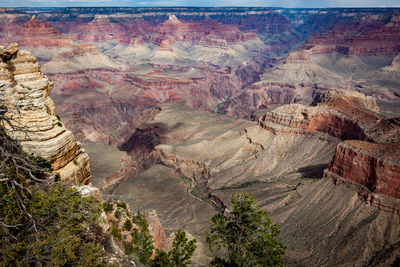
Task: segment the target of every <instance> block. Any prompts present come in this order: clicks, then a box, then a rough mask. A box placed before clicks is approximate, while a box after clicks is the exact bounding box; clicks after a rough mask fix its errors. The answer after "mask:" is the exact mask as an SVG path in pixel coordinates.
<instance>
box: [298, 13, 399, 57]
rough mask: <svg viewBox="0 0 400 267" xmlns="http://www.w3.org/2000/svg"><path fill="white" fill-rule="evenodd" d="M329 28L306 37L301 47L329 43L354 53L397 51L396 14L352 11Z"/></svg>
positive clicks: (348, 52)
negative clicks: (352, 14)
mask: <svg viewBox="0 0 400 267" xmlns="http://www.w3.org/2000/svg"><path fill="white" fill-rule="evenodd" d="M338 23H339V25H336V26H335V27H333V28H332V29H331V30H329V31H320V32H317V33H316V34H314V35H313V36H312V37H311V38H310V39H308V40H307V42H306V44H305V46H304V48H306V49H309V48H311V47H313V46H328V47H329V50H330V49H331V48H332V46H334V47H335V50H336V51H337V52H340V53H343V54H356V55H359V54H361V55H381V54H393V53H398V52H399V51H400V14H399V13H398V12H397V11H394V12H392V13H391V14H381V15H364V16H356V15H354V17H353V19H352V20H351V21H349V20H344V21H343V22H338Z"/></svg>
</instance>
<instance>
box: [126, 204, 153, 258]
mask: <svg viewBox="0 0 400 267" xmlns="http://www.w3.org/2000/svg"><path fill="white" fill-rule="evenodd" d="M135 221H136V222H137V224H138V226H139V229H136V228H135V229H133V232H132V241H131V242H132V246H133V249H132V253H129V254H134V255H135V256H137V257H138V258H139V261H140V262H141V263H143V264H145V265H146V264H148V263H149V261H150V257H151V255H152V254H153V250H154V242H153V237H152V236H151V234H150V231H149V225H148V223H147V221H146V218H145V217H144V216H143V215H142V214H141V213H140V212H138V214H137V216H136V220H135Z"/></svg>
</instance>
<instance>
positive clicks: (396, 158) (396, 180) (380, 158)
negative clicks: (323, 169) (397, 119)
mask: <svg viewBox="0 0 400 267" xmlns="http://www.w3.org/2000/svg"><path fill="white" fill-rule="evenodd" d="M329 171H331V172H333V173H335V174H337V175H339V176H341V177H343V178H345V179H347V180H349V181H352V182H355V183H357V184H360V185H363V186H366V187H367V188H368V189H369V190H370V191H371V192H374V193H380V194H385V195H389V196H392V197H395V198H399V199H400V143H386V144H375V143H369V142H365V141H358V140H351V141H345V142H342V143H340V144H339V145H338V146H337V148H336V152H335V156H334V157H333V159H332V162H331V166H330V167H329Z"/></svg>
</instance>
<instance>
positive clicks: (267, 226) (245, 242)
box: [206, 193, 285, 266]
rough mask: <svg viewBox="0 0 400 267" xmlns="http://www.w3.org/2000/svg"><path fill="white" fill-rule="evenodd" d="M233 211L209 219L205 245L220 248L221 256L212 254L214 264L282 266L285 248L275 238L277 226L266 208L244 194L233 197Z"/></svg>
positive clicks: (276, 236)
mask: <svg viewBox="0 0 400 267" xmlns="http://www.w3.org/2000/svg"><path fill="white" fill-rule="evenodd" d="M231 202H232V206H233V207H232V208H233V210H232V212H231V213H230V214H228V215H223V214H216V215H214V216H213V217H212V218H211V222H210V223H211V229H210V232H208V233H207V237H206V238H207V244H208V245H209V248H210V249H211V250H213V249H214V248H216V250H221V249H223V250H224V251H226V252H227V254H226V255H225V257H224V258H221V257H215V258H214V260H213V261H212V262H211V264H212V265H214V266H283V258H282V256H283V254H284V253H285V247H284V245H283V243H282V242H281V241H280V240H279V239H278V236H279V229H278V226H277V225H276V224H272V222H271V219H270V218H269V216H268V214H267V212H266V211H263V210H261V209H260V208H259V207H258V206H257V204H256V203H255V200H254V197H252V196H250V195H249V194H247V193H244V194H241V193H238V194H236V195H234V196H232V199H231Z"/></svg>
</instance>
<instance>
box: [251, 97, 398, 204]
mask: <svg viewBox="0 0 400 267" xmlns="http://www.w3.org/2000/svg"><path fill="white" fill-rule="evenodd" d="M312 105H313V106H311V107H306V106H304V105H300V104H292V105H286V106H281V107H278V108H276V109H275V110H273V111H270V112H268V113H266V114H265V115H264V116H262V117H260V119H259V122H258V124H259V125H260V126H262V127H263V128H265V129H267V130H269V131H272V132H274V133H276V134H298V135H313V136H315V138H320V139H321V138H323V139H327V140H332V138H339V139H341V140H347V141H344V142H340V143H338V145H337V148H336V152H335V155H334V157H333V158H332V160H331V163H330V166H329V168H328V169H327V170H325V174H324V176H325V177H326V178H330V179H332V180H333V181H334V182H335V183H337V184H338V183H344V182H347V183H348V184H351V187H352V188H356V190H357V192H359V193H360V194H361V195H362V196H363V198H365V200H367V201H368V202H371V203H374V204H378V205H379V206H381V207H384V208H389V209H392V210H393V209H394V210H397V208H396V206H397V204H396V203H398V201H397V200H396V199H398V198H399V197H400V187H399V185H400V172H399V171H398V170H399V162H400V146H399V144H400V137H399V133H400V124H399V121H398V119H395V118H394V119H386V118H384V117H383V116H381V115H379V108H378V106H377V105H376V102H375V100H374V99H373V98H371V97H366V96H365V95H363V94H361V93H358V92H350V91H344V90H333V91H322V92H318V93H317V94H316V96H315V98H314V101H313V103H312ZM322 133H323V134H322ZM393 198H394V199H393Z"/></svg>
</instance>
